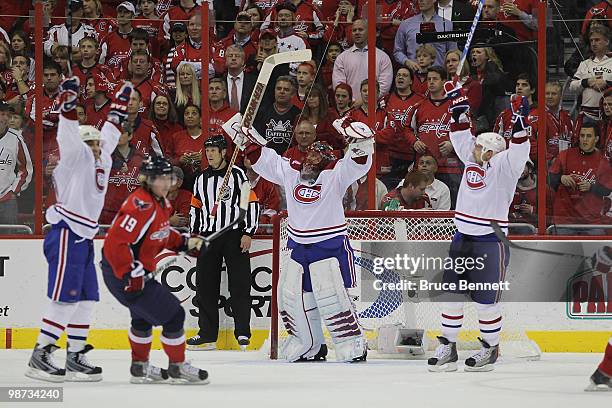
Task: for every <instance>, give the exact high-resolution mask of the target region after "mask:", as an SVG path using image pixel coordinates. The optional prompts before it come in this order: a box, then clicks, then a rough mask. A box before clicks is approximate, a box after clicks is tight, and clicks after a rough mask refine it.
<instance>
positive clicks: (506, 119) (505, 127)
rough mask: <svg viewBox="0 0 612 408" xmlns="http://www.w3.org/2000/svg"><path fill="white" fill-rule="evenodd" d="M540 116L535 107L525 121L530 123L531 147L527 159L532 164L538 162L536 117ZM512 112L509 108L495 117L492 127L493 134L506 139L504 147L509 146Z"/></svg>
mask: <svg viewBox="0 0 612 408" xmlns="http://www.w3.org/2000/svg"><path fill="white" fill-rule="evenodd" d="M539 116H540V109H539V108H537V107H532V108H531V110H530V111H529V116H527V120H528V121H529V123H531V134H530V135H529V144H530V145H531V150H529V158H530V159H531V161H532V162H534V163H535V162H536V161H537V160H538V143H537V137H538V123H537V122H538V117H539ZM513 126H514V125H513V124H512V110H511V109H510V108H508V109H505V110H503V111H502V113H500V114H499V115H498V116H497V119H496V120H495V125H493V132H495V133H499V134H500V135H502V136H503V137H504V139H506V147H509V146H510V141H511V140H512V127H513Z"/></svg>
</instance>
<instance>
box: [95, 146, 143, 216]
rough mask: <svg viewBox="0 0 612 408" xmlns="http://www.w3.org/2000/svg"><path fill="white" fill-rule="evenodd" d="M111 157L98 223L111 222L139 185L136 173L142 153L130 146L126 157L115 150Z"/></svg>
mask: <svg viewBox="0 0 612 408" xmlns="http://www.w3.org/2000/svg"><path fill="white" fill-rule="evenodd" d="M112 159H113V164H112V167H111V172H110V177H109V179H108V191H107V192H106V196H105V197H104V208H103V209H102V213H101V215H100V221H99V222H100V224H110V223H112V222H113V218H115V215H116V214H117V212H118V211H119V209H120V208H121V205H122V204H123V202H124V201H125V199H126V198H127V197H128V196H129V195H130V194H131V193H133V192H134V191H136V189H137V188H138V187H140V182H139V181H138V173H139V171H140V165H141V164H142V161H143V160H144V155H143V154H142V153H141V152H139V151H138V150H137V149H136V148H135V147H134V146H130V152H129V153H128V156H127V158H126V157H123V155H122V154H121V153H119V152H118V151H117V150H115V151H114V152H113V154H112Z"/></svg>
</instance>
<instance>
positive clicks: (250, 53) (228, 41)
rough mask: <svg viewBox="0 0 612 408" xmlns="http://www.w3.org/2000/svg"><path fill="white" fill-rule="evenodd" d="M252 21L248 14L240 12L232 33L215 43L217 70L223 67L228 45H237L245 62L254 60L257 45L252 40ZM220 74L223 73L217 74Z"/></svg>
mask: <svg viewBox="0 0 612 408" xmlns="http://www.w3.org/2000/svg"><path fill="white" fill-rule="evenodd" d="M252 33H253V21H252V19H251V16H250V15H249V14H248V13H245V12H244V11H243V12H240V13H238V16H237V17H236V21H235V22H234V30H233V33H230V35H228V36H227V37H225V38H224V39H222V40H221V41H219V42H218V43H217V46H216V47H215V48H216V49H217V50H218V58H219V64H218V66H219V68H224V67H225V57H224V54H225V50H226V49H227V47H229V46H230V45H239V46H241V47H242V49H243V50H244V57H245V61H250V60H253V61H254V59H255V55H257V44H255V42H254V41H253V39H252ZM217 73H218V74H222V73H223V72H217Z"/></svg>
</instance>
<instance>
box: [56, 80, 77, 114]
mask: <svg viewBox="0 0 612 408" xmlns="http://www.w3.org/2000/svg"><path fill="white" fill-rule="evenodd" d="M79 86H80V81H79V78H78V77H75V76H73V77H72V78H68V79H65V80H64V81H62V83H61V84H60V86H59V90H60V109H61V111H62V112H70V111H72V110H74V108H76V106H77V101H78V98H79V92H80V87H79Z"/></svg>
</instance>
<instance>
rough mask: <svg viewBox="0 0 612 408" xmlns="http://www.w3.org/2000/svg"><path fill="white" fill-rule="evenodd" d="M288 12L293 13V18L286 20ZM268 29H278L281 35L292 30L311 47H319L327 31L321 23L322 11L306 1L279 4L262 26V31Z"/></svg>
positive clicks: (294, 0) (292, 0)
mask: <svg viewBox="0 0 612 408" xmlns="http://www.w3.org/2000/svg"><path fill="white" fill-rule="evenodd" d="M287 11H289V12H291V16H290V18H289V19H288V20H285V18H284V14H285V13H286V12H287ZM286 21H291V24H289V25H287V24H286V23H285V22H286ZM268 28H273V29H277V30H279V31H280V32H281V33H282V32H284V31H285V30H286V29H287V28H291V30H292V31H294V32H295V34H296V35H298V36H299V37H301V38H302V39H304V41H305V42H306V44H309V45H310V46H314V45H317V44H318V43H319V42H320V40H321V38H323V32H324V31H325V27H324V26H323V24H322V23H321V12H320V10H319V9H318V8H317V7H316V6H314V5H313V4H312V2H309V1H304V0H287V1H285V2H283V3H281V2H278V4H277V5H276V7H274V8H273V9H272V10H271V12H270V13H269V14H268V16H267V17H266V19H265V21H264V23H263V24H262V26H261V29H262V30H265V29H268ZM283 36H285V33H283Z"/></svg>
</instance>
